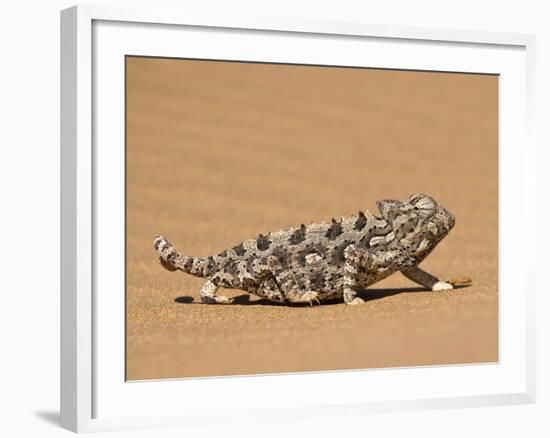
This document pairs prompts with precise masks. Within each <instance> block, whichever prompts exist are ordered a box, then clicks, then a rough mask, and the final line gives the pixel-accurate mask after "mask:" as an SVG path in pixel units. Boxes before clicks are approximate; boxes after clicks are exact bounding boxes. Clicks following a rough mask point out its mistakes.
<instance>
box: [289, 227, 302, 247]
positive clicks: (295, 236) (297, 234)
mask: <svg viewBox="0 0 550 438" xmlns="http://www.w3.org/2000/svg"><path fill="white" fill-rule="evenodd" d="M304 240H306V226H305V225H304V224H302V225H301V226H300V228H298V229H297V230H296V231H294V232H293V233H292V235H291V236H290V239H289V243H290V244H291V245H298V244H299V243H301V242H303V241H304Z"/></svg>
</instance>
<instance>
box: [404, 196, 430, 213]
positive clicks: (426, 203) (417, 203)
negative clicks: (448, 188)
mask: <svg viewBox="0 0 550 438" xmlns="http://www.w3.org/2000/svg"><path fill="white" fill-rule="evenodd" d="M409 202H410V203H411V204H412V205H413V206H414V208H415V209H416V210H428V211H435V210H436V207H437V205H436V203H435V201H434V200H433V198H432V197H431V196H428V195H420V194H417V195H412V196H411V197H410V198H409Z"/></svg>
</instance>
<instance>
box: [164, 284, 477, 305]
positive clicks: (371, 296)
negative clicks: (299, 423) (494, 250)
mask: <svg viewBox="0 0 550 438" xmlns="http://www.w3.org/2000/svg"><path fill="white" fill-rule="evenodd" d="M465 287H469V286H455V288H454V289H462V288H465ZM418 292H429V293H435V294H436V293H439V292H432V291H431V290H430V289H428V288H425V287H397V288H385V289H370V288H369V289H361V290H359V291H358V295H359V296H360V297H361V298H363V299H364V300H365V301H375V300H380V299H382V298H387V297H391V296H394V295H399V294H404V293H418ZM174 301H175V302H176V303H180V304H201V303H200V302H195V299H194V298H193V297H191V296H181V297H177V298H176V299H175V300H174ZM231 304H233V305H242V306H276V307H280V306H285V307H309V306H311V304H309V303H276V302H274V301H269V300H266V299H265V298H260V299H254V300H251V299H250V295H248V294H243V295H238V296H236V297H234V298H233V301H232V302H231V303H230V304H229V305H231ZM312 304H313V305H317V303H312ZM335 304H342V300H341V299H334V300H327V301H323V303H322V305H323V306H327V305H329V306H330V305H335Z"/></svg>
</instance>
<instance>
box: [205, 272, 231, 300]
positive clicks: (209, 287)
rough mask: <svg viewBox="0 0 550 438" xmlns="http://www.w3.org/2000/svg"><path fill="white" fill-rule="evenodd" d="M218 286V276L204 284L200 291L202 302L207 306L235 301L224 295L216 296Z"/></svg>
mask: <svg viewBox="0 0 550 438" xmlns="http://www.w3.org/2000/svg"><path fill="white" fill-rule="evenodd" d="M217 290H218V286H216V275H214V276H213V277H212V278H210V279H209V280H208V281H207V282H206V283H204V284H203V285H202V287H201V290H200V295H201V301H202V302H203V303H206V304H227V303H231V302H232V301H233V298H228V297H225V296H223V295H216V292H217Z"/></svg>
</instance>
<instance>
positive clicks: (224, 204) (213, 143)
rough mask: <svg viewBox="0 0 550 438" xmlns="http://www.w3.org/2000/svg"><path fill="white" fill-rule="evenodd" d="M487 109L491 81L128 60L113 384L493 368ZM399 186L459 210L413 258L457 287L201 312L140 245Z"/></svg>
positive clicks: (494, 289)
mask: <svg viewBox="0 0 550 438" xmlns="http://www.w3.org/2000/svg"><path fill="white" fill-rule="evenodd" d="M497 108H498V78H497V77H496V76H486V75H466V74H448V73H429V72H409V71H388V70H372V69H346V68H326V67H305V66H290V65H268V64H248V63H231V62H207V61H194V60H170V59H153V58H137V57H130V58H128V59H127V378H128V379H129V380H136V379H157V378H176V377H191V376H212V375H234V374H256V373H277V372H296V371H318V370H341V369H356V368H371V367H397V366H417V365H434V364H458V363H474V362H493V361H497V360H498V284H497V279H498V258H497V256H498V255H497V249H498V246H497V243H498V242H497V238H498V216H497V213H498V199H497V195H498V181H497V179H498V137H497V132H498V130H497V123H498V114H497ZM413 192H425V193H428V194H430V195H432V196H434V197H435V199H436V200H438V201H439V202H441V203H442V204H443V205H444V206H445V207H446V208H448V209H449V210H450V211H452V212H453V213H454V214H455V215H456V218H457V223H456V226H455V228H454V230H453V231H452V232H451V233H450V235H449V236H447V238H445V239H444V240H443V241H442V243H441V244H440V245H439V246H438V247H437V248H436V250H435V251H434V252H433V253H432V254H431V255H430V256H429V257H428V258H427V259H426V261H424V263H423V264H422V267H423V268H424V269H426V270H428V271H430V272H432V273H433V274H435V275H438V276H439V277H441V278H442V279H449V278H451V277H455V276H469V277H471V278H472V279H473V281H474V284H473V286H471V287H468V288H463V289H458V290H454V291H451V292H439V293H432V292H428V291H425V290H422V289H421V288H419V287H417V286H416V285H415V284H413V283H411V282H410V281H409V280H407V279H405V278H404V277H403V276H401V275H400V274H395V275H394V276H392V277H390V278H389V279H387V280H385V281H383V282H381V283H379V284H377V285H375V286H374V287H373V288H372V289H368V290H366V291H365V292H364V293H363V294H362V296H363V298H365V299H367V300H368V302H367V303H366V304H365V305H363V306H358V307H351V306H346V305H344V304H342V303H335V304H326V305H322V306H313V307H310V306H307V305H306V306H293V307H289V306H284V305H278V304H275V303H269V302H266V301H263V300H260V299H259V298H256V297H250V299H247V298H248V296H243V297H241V298H240V299H239V300H238V301H237V303H236V304H231V305H202V304H200V298H199V294H198V291H199V288H200V286H201V284H202V283H203V280H202V279H198V278H194V277H191V276H188V275H186V274H183V273H180V272H178V273H170V272H168V271H165V270H164V269H163V268H162V267H161V266H160V265H159V264H158V262H157V256H156V254H155V251H154V249H153V245H152V240H153V237H154V236H155V235H157V234H164V235H165V236H167V237H168V239H169V240H171V242H172V243H173V244H174V245H175V246H176V248H178V249H179V250H182V251H183V252H186V253H188V254H190V255H193V256H207V255H211V254H214V253H218V252H220V251H221V250H223V249H225V248H227V247H230V246H233V245H235V244H238V243H239V242H241V241H242V240H244V239H247V238H250V237H254V236H257V234H258V233H259V232H262V233H264V234H265V233H266V232H268V231H276V230H279V229H281V228H288V227H290V226H294V227H296V226H299V225H300V224H301V223H302V222H303V223H309V222H312V221H321V220H323V219H324V220H330V218H331V217H337V218H339V217H340V216H343V215H349V214H353V213H356V212H357V210H359V209H362V210H370V211H371V212H373V213H377V210H376V207H375V201H376V200H377V199H380V198H397V199H404V198H406V197H407V196H408V195H409V194H410V193H413ZM220 293H222V294H226V295H228V296H241V295H243V292H241V291H232V290H223V289H221V290H220Z"/></svg>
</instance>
